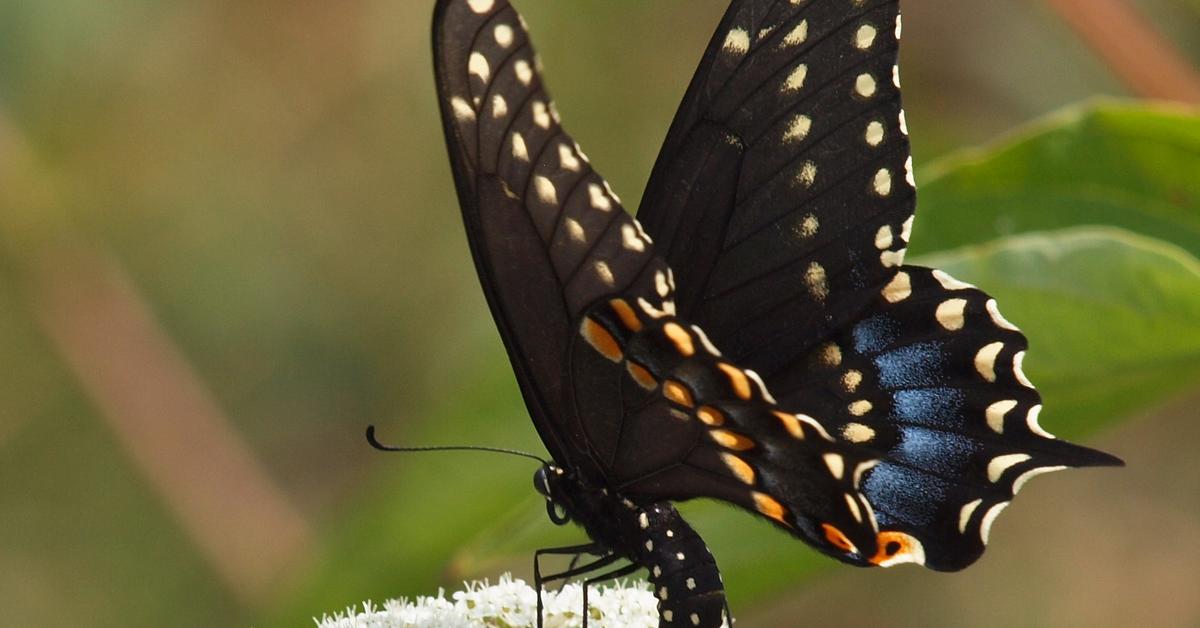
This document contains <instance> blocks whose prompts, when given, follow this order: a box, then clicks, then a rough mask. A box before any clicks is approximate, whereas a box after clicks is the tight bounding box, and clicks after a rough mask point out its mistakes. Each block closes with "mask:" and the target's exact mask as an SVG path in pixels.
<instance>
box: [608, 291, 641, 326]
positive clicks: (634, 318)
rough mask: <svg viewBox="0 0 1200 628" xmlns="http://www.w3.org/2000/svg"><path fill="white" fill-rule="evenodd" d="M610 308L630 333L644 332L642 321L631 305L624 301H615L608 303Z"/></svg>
mask: <svg viewBox="0 0 1200 628" xmlns="http://www.w3.org/2000/svg"><path fill="white" fill-rule="evenodd" d="M608 305H609V307H611V308H612V310H613V311H614V312H616V313H617V317H619V318H620V319H621V324H622V325H624V326H625V329H628V330H629V331H633V332H637V331H641V330H642V320H641V319H640V318H638V315H637V312H635V311H634V310H633V306H631V305H629V302H628V301H625V300H624V299H613V300H612V301H609V302H608Z"/></svg>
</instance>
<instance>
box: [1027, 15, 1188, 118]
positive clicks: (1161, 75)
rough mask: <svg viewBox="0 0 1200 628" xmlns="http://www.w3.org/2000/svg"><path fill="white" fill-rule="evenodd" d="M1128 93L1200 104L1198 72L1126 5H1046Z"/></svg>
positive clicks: (1169, 43)
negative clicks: (1081, 40) (1072, 30)
mask: <svg viewBox="0 0 1200 628" xmlns="http://www.w3.org/2000/svg"><path fill="white" fill-rule="evenodd" d="M1046 4H1048V5H1049V6H1050V8H1051V9H1053V10H1054V11H1055V12H1057V13H1058V15H1059V16H1060V17H1061V18H1062V19H1063V21H1064V22H1066V23H1067V25H1068V26H1070V27H1071V28H1072V29H1074V30H1075V32H1076V33H1078V34H1079V36H1080V37H1082V38H1083V40H1084V42H1086V43H1087V44H1088V46H1090V47H1091V48H1092V50H1093V51H1094V52H1095V53H1096V54H1097V55H1099V56H1100V58H1101V59H1103V60H1104V62H1105V63H1106V64H1107V65H1108V67H1109V69H1110V70H1112V72H1113V74H1115V75H1116V76H1117V77H1118V78H1119V79H1120V80H1121V81H1122V82H1123V83H1124V84H1125V85H1126V86H1127V87H1128V88H1129V89H1130V91H1132V92H1133V93H1135V94H1137V95H1138V96H1141V97H1143V98H1154V99H1162V100H1175V101H1179V102H1186V103H1193V104H1195V103H1200V73H1197V71H1196V69H1195V68H1194V67H1192V65H1191V63H1190V62H1189V61H1188V60H1187V58H1186V57H1184V56H1183V55H1182V54H1181V53H1180V52H1179V51H1178V50H1177V49H1176V48H1175V46H1174V45H1172V43H1171V42H1170V41H1169V40H1167V39H1166V38H1165V37H1163V36H1162V35H1161V34H1160V33H1159V32H1158V31H1157V30H1156V29H1155V28H1154V26H1153V25H1152V24H1151V23H1150V22H1149V21H1148V20H1147V19H1146V18H1145V16H1143V15H1142V14H1141V13H1140V12H1139V11H1138V10H1137V9H1136V8H1135V7H1133V6H1132V5H1130V4H1129V2H1128V1H1127V0H1046Z"/></svg>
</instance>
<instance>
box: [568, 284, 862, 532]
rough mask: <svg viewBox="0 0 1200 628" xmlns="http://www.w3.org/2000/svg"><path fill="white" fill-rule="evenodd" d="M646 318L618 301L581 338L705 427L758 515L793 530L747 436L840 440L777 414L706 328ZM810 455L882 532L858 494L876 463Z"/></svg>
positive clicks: (590, 318)
mask: <svg viewBox="0 0 1200 628" xmlns="http://www.w3.org/2000/svg"><path fill="white" fill-rule="evenodd" d="M643 314H646V313H645V312H642V313H639V311H638V309H637V308H636V307H635V306H633V305H632V304H630V303H629V302H628V301H626V300H624V299H612V300H609V301H607V302H606V303H603V304H600V305H598V306H596V307H595V308H593V309H592V310H590V311H589V313H588V315H587V316H586V317H585V319H584V322H583V324H582V326H581V334H582V335H583V337H584V339H585V340H586V341H587V342H588V343H589V344H590V345H591V346H592V347H593V349H595V350H596V351H597V352H599V353H600V354H601V355H603V356H604V357H605V358H607V359H609V360H611V361H613V362H617V363H622V364H624V365H625V368H626V371H627V373H628V374H629V376H630V377H631V378H632V380H633V381H634V382H635V383H637V384H638V385H639V386H641V387H642V388H644V389H645V390H647V391H648V392H650V393H652V394H653V393H655V392H657V393H659V394H661V395H662V396H663V397H665V398H666V399H667V400H668V401H670V402H671V404H672V414H673V416H675V417H676V418H677V419H679V420H683V421H692V420H694V421H698V422H699V423H700V424H702V425H703V426H704V433H705V434H707V436H708V438H709V439H710V441H711V443H712V444H713V445H714V446H715V447H717V448H719V450H720V454H719V455H720V459H721V460H722V462H723V463H724V464H725V466H726V467H727V468H728V470H729V472H730V474H731V475H732V476H733V477H734V478H736V479H738V480H739V481H741V482H742V483H744V484H745V485H746V487H747V489H748V490H749V491H750V500H751V501H752V502H753V504H754V506H755V508H756V509H757V510H758V511H759V512H760V513H761V514H763V515H764V516H766V517H768V518H771V519H773V520H775V521H777V522H779V523H781V524H783V525H784V526H786V527H790V526H792V525H793V521H792V520H791V516H790V514H789V513H788V512H787V509H786V508H785V507H784V505H783V504H782V503H780V501H779V500H778V499H776V498H775V497H772V496H771V494H770V484H771V482H770V481H769V479H768V478H765V477H763V476H761V475H760V473H759V472H758V471H757V470H756V467H755V460H754V456H756V455H758V454H759V451H758V450H759V449H760V448H761V447H762V446H763V444H764V443H763V442H760V441H756V439H754V438H751V437H750V436H748V435H747V434H748V433H754V434H758V435H760V438H763V439H770V440H771V441H773V442H777V443H788V442H792V443H796V444H797V445H798V444H799V443H800V442H802V441H815V442H825V443H832V442H833V438H832V437H831V436H830V435H829V433H828V432H827V431H826V429H825V428H824V427H823V426H822V425H821V424H820V423H819V422H818V421H816V420H815V419H813V418H812V417H810V416H807V415H804V414H793V413H789V412H785V411H782V410H780V409H779V408H778V407H776V404H775V400H774V398H773V397H772V396H771V394H770V392H769V391H768V390H767V388H766V386H765V384H764V383H763V381H762V379H761V377H759V376H758V375H757V374H756V373H755V372H754V371H751V370H747V369H742V368H740V367H737V366H736V365H734V364H732V363H730V362H728V361H725V360H723V359H722V358H721V356H720V353H719V351H718V350H717V349H716V348H715V347H713V346H712V343H711V342H710V341H709V340H708V339H707V337H706V336H705V335H704V332H703V331H702V330H701V329H699V328H698V327H695V326H686V325H685V324H684V323H682V322H681V321H679V320H678V319H676V318H675V317H655V316H652V315H647V316H643ZM785 446H786V445H785ZM794 446H795V445H793V447H794ZM808 448H809V449H811V450H812V452H813V455H815V456H818V457H819V460H820V462H819V463H818V466H822V467H823V468H824V470H825V472H826V473H828V474H829V475H830V476H831V478H833V479H834V480H836V481H840V482H845V483H846V484H847V485H848V486H847V491H846V495H845V503H846V509H847V511H848V512H849V513H850V515H851V516H852V517H853V518H854V520H855V521H857V522H858V523H860V524H861V523H863V522H864V521H867V520H870V521H871V525H872V527H874V526H875V523H874V513H873V511H872V509H871V506H870V504H869V503H868V502H867V501H866V500H865V499H864V498H863V497H862V496H861V495H860V494H858V493H857V490H856V489H857V486H858V484H859V483H860V482H861V480H862V476H863V474H864V473H865V472H866V470H867V469H869V467H870V465H871V464H873V461H872V460H864V459H856V460H855V461H854V462H849V461H847V460H846V458H845V457H844V456H843V455H842V454H841V453H839V452H837V451H825V449H827V446H816V445H813V446H809V447H808Z"/></svg>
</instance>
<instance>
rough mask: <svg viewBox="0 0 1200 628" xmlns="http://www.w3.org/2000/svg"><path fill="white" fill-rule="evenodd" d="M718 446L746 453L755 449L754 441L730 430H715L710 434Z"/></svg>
mask: <svg viewBox="0 0 1200 628" xmlns="http://www.w3.org/2000/svg"><path fill="white" fill-rule="evenodd" d="M708 435H709V436H710V437H712V439H713V440H715V441H717V444H718V445H720V446H722V447H724V448H726V449H732V450H734V451H746V450H747V449H753V448H754V441H752V440H750V439H749V438H746V437H745V436H742V435H741V434H735V433H734V432H730V431H728V430H713V431H711V432H709V433H708Z"/></svg>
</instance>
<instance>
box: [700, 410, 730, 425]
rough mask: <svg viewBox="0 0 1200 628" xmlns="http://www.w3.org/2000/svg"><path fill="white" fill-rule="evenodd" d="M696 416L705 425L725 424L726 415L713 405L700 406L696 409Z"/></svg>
mask: <svg viewBox="0 0 1200 628" xmlns="http://www.w3.org/2000/svg"><path fill="white" fill-rule="evenodd" d="M696 416H697V417H698V418H699V419H700V421H701V422H702V423H704V424H705V425H709V426H713V427H718V426H721V425H725V415H724V414H723V413H722V412H721V411H720V410H718V409H716V408H714V407H712V406H700V409H699V410H696Z"/></svg>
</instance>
